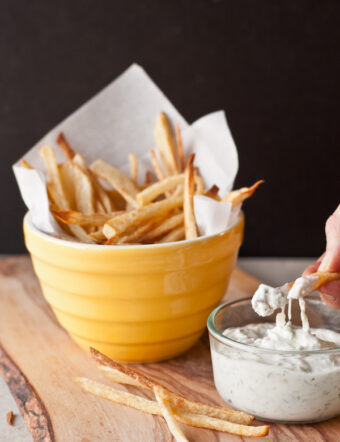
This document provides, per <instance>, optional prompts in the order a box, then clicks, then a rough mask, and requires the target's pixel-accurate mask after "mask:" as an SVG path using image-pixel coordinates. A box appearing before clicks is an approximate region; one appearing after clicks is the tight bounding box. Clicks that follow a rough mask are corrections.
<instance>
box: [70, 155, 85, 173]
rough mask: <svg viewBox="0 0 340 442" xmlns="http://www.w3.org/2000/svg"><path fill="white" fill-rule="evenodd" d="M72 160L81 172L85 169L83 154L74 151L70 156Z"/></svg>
mask: <svg viewBox="0 0 340 442" xmlns="http://www.w3.org/2000/svg"><path fill="white" fill-rule="evenodd" d="M72 162H73V163H74V164H76V165H77V166H78V167H80V168H81V170H82V171H83V172H86V171H87V165H86V161H85V158H84V157H83V155H80V154H79V153H76V154H75V155H74V156H73V158H72Z"/></svg>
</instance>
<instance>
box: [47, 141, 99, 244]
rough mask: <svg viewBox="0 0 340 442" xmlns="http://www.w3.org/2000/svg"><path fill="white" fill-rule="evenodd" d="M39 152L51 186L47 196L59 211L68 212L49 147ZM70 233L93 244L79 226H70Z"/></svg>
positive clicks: (59, 177) (53, 157) (56, 165)
mask: <svg viewBox="0 0 340 442" xmlns="http://www.w3.org/2000/svg"><path fill="white" fill-rule="evenodd" d="M39 152H40V154H41V156H42V158H43V160H44V161H45V165H46V169H47V172H48V174H49V177H50V180H51V184H50V186H49V187H48V191H49V194H51V193H53V197H52V199H53V201H54V204H55V205H56V206H57V207H58V209H60V210H69V209H70V204H69V201H68V200H67V197H66V195H65V190H64V187H63V183H62V180H61V176H60V171H59V168H58V164H57V161H56V158H55V155H54V152H53V149H52V147H51V146H43V147H41V148H40V149H39ZM69 229H70V231H71V233H72V234H73V235H74V236H75V237H76V238H78V239H79V240H80V241H82V242H85V243H93V242H94V241H93V239H92V238H90V237H89V235H88V234H87V233H86V232H85V230H84V229H83V228H82V227H81V226H75V225H70V226H69Z"/></svg>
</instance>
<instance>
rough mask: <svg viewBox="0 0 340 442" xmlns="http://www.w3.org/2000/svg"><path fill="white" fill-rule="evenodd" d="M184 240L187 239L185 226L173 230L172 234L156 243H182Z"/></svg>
mask: <svg viewBox="0 0 340 442" xmlns="http://www.w3.org/2000/svg"><path fill="white" fill-rule="evenodd" d="M182 239H185V228H184V227H183V226H179V227H176V228H175V229H173V230H171V232H169V233H168V234H167V235H165V236H163V238H161V239H160V240H159V241H156V242H157V243H158V244H163V243H166V242H174V241H181V240H182Z"/></svg>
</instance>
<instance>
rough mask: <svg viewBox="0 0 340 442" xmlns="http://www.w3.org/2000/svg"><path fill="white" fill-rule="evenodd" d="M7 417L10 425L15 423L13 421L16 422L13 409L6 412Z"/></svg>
mask: <svg viewBox="0 0 340 442" xmlns="http://www.w3.org/2000/svg"><path fill="white" fill-rule="evenodd" d="M6 419H7V423H8V425H13V422H14V413H13V411H9V412H8V413H7V414H6Z"/></svg>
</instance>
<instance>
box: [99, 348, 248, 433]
mask: <svg viewBox="0 0 340 442" xmlns="http://www.w3.org/2000/svg"><path fill="white" fill-rule="evenodd" d="M90 353H91V355H92V356H93V357H94V359H95V360H96V361H97V362H98V363H99V364H101V365H103V366H106V367H108V369H107V370H106V376H107V377H108V378H109V376H110V375H109V373H110V371H111V372H112V373H114V375H115V377H116V375H117V373H119V374H124V375H125V376H128V377H129V378H131V379H133V380H134V381H136V382H137V383H138V384H139V386H140V387H142V388H146V389H148V390H152V391H153V388H154V387H156V386H158V387H161V389H162V391H161V393H160V394H161V395H162V397H163V398H164V399H166V400H167V401H169V402H171V404H173V405H175V406H176V407H178V408H180V409H184V410H186V411H189V412H191V413H198V414H205V415H207V416H210V417H214V418H218V419H226V420H229V421H230V422H234V423H238V424H245V425H248V424H249V423H250V422H251V421H252V420H253V419H254V417H253V416H250V415H249V414H247V413H243V412H242V411H235V410H230V409H228V408H222V407H218V406H214V405H206V404H203V403H201V402H197V401H193V400H190V399H187V398H186V397H184V396H182V395H181V394H179V393H174V392H172V391H171V390H169V389H168V388H166V387H165V386H163V385H161V384H160V383H158V382H156V381H155V380H153V379H151V378H149V377H147V376H145V375H144V374H142V373H141V372H140V371H137V370H135V369H132V368H131V367H129V366H127V365H123V364H120V363H119V362H116V361H113V360H112V359H110V358H108V357H107V356H105V355H103V354H102V353H100V352H99V351H98V350H96V349H94V348H92V347H91V348H90ZM109 369H110V370H109Z"/></svg>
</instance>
